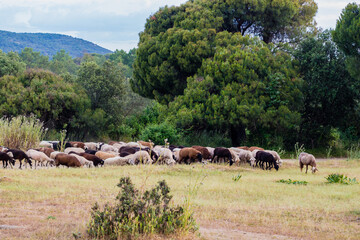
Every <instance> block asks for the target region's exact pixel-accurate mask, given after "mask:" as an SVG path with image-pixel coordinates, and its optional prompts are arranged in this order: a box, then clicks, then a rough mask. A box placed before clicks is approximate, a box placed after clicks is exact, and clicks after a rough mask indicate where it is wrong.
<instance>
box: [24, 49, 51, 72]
mask: <svg viewBox="0 0 360 240" xmlns="http://www.w3.org/2000/svg"><path fill="white" fill-rule="evenodd" d="M19 56H20V58H21V61H22V62H24V63H25V64H26V68H27V69H29V68H41V69H49V57H48V56H45V55H41V54H40V52H34V51H33V49H32V48H24V49H23V50H22V51H21V52H20V54H19Z"/></svg>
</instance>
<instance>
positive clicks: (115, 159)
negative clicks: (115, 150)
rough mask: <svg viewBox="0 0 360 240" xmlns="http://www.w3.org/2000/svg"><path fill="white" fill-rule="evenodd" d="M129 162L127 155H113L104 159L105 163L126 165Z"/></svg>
mask: <svg viewBox="0 0 360 240" xmlns="http://www.w3.org/2000/svg"><path fill="white" fill-rule="evenodd" d="M128 164H129V159H128V158H127V157H113V158H108V159H106V160H104V166H105V165H110V166H111V165H112V166H124V165H128Z"/></svg>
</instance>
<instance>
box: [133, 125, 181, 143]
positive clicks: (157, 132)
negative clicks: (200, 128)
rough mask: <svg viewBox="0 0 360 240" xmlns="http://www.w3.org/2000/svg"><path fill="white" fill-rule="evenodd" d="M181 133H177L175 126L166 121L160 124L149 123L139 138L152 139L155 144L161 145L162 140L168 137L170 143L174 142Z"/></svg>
mask: <svg viewBox="0 0 360 240" xmlns="http://www.w3.org/2000/svg"><path fill="white" fill-rule="evenodd" d="M180 136H181V134H180V133H178V131H177V130H176V128H175V127H174V126H172V125H171V124H169V123H167V122H163V123H161V124H151V125H148V126H147V127H145V129H144V130H143V131H142V133H141V135H140V139H142V140H144V141H148V140H149V139H150V140H151V141H153V142H154V143H155V144H156V145H163V144H164V140H165V139H168V142H169V143H170V144H173V143H175V142H176V141H177V140H178V139H179V138H180Z"/></svg>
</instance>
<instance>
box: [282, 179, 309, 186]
mask: <svg viewBox="0 0 360 240" xmlns="http://www.w3.org/2000/svg"><path fill="white" fill-rule="evenodd" d="M276 182H279V183H286V184H294V185H307V184H308V182H307V181H298V180H291V179H290V178H289V179H288V180H284V179H280V180H279V181H276Z"/></svg>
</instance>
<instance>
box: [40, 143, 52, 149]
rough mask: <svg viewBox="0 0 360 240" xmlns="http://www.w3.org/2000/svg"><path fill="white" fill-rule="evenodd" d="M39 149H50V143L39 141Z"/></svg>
mask: <svg viewBox="0 0 360 240" xmlns="http://www.w3.org/2000/svg"><path fill="white" fill-rule="evenodd" d="M39 147H47V148H52V147H53V145H52V143H50V142H48V141H41V142H40V143H39Z"/></svg>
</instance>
